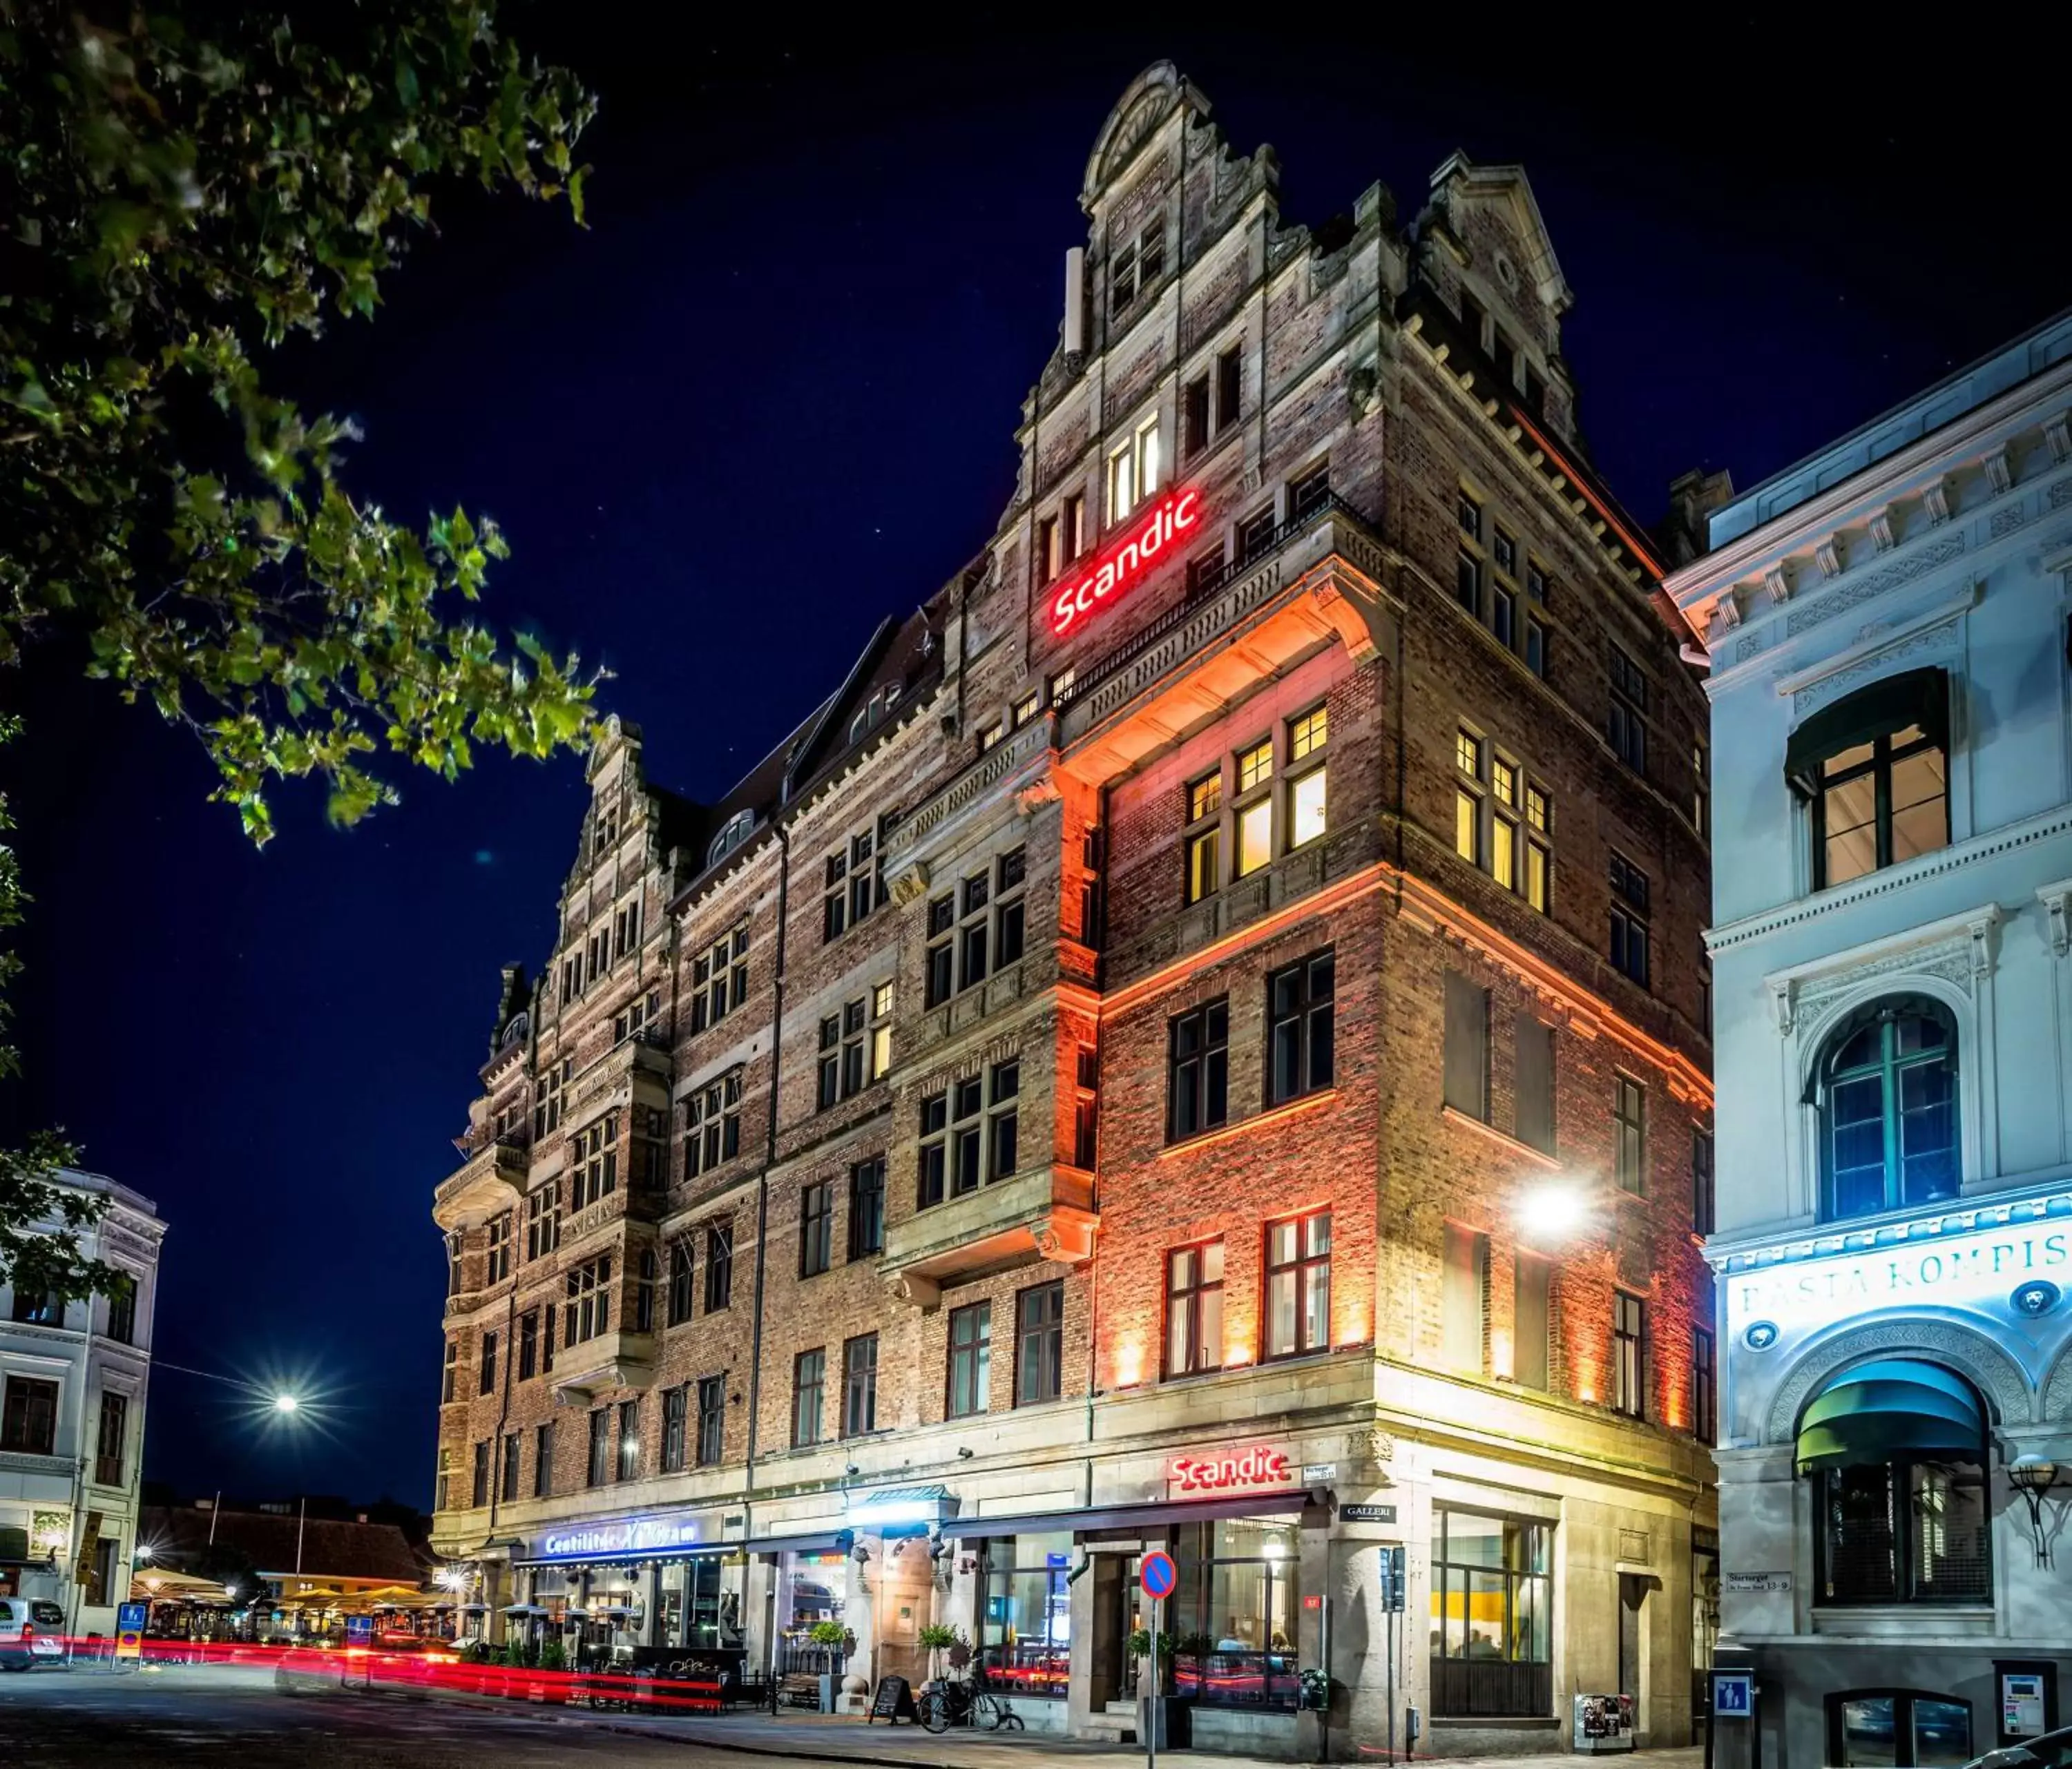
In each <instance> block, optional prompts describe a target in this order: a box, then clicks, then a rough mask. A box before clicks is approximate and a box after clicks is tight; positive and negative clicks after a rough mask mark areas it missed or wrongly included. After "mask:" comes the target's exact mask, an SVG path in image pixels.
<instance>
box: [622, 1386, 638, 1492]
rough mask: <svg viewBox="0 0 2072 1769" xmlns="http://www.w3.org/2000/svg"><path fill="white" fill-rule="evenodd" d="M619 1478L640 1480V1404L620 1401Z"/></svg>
mask: <svg viewBox="0 0 2072 1769" xmlns="http://www.w3.org/2000/svg"><path fill="white" fill-rule="evenodd" d="M639 1478H640V1403H639V1402H638V1401H621V1402H619V1479H620V1480H639Z"/></svg>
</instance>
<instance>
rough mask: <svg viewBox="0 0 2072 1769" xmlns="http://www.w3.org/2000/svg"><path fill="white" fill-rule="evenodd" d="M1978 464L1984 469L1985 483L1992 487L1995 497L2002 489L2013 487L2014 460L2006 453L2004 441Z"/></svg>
mask: <svg viewBox="0 0 2072 1769" xmlns="http://www.w3.org/2000/svg"><path fill="white" fill-rule="evenodd" d="M1979 464H1980V465H1981V466H1984V468H1985V470H1986V483H1987V484H1988V485H1989V486H1992V491H1993V495H1994V496H1995V497H1996V498H1997V497H1998V496H1999V495H2000V494H2001V493H2002V492H2003V491H2006V490H2011V489H2012V487H2013V485H2014V462H2013V460H2012V458H2011V457H2010V456H2009V455H2008V449H2007V445H2006V444H2005V443H2004V442H2003V443H2002V444H2001V445H2000V446H1999V447H1998V448H1996V449H1994V450H1993V451H1992V453H1991V454H1988V455H1987V457H1986V458H1985V459H1984V461H1983V462H1980V463H1979Z"/></svg>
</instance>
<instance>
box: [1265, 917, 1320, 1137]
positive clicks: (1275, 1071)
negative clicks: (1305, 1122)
mask: <svg viewBox="0 0 2072 1769" xmlns="http://www.w3.org/2000/svg"><path fill="white" fill-rule="evenodd" d="M1334 990H1335V981H1334V968H1333V960H1332V955H1331V954H1330V952H1329V951H1324V952H1318V953H1313V954H1311V955H1310V956H1309V957H1308V958H1304V959H1302V960H1301V961H1300V962H1297V963H1295V964H1291V965H1289V967H1287V968H1286V969H1285V970H1281V971H1275V972H1274V973H1273V975H1272V976H1271V977H1269V978H1268V979H1267V983H1266V1011H1267V1020H1268V1028H1267V1048H1268V1061H1267V1093H1266V1103H1267V1104H1268V1105H1269V1106H1277V1105H1280V1104H1281V1102H1283V1101H1285V1100H1290V1099H1297V1098H1301V1096H1302V1095H1303V1094H1310V1093H1314V1092H1316V1091H1318V1090H1319V1089H1321V1088H1325V1087H1329V1086H1330V1085H1331V1084H1332V1082H1333V1081H1334V1078H1335V1063H1336V1057H1337V1052H1336V1042H1335V1036H1334V1028H1333V1023H1332V1017H1331V1016H1332V1008H1333V995H1334Z"/></svg>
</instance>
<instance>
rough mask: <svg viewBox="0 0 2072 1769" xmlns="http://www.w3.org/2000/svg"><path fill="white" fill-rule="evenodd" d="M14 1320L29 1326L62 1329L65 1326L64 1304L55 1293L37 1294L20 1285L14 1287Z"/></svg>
mask: <svg viewBox="0 0 2072 1769" xmlns="http://www.w3.org/2000/svg"><path fill="white" fill-rule="evenodd" d="M14 1319H15V1320H18V1321H20V1322H22V1323H23V1324H24V1325H27V1326H34V1327H62V1326H64V1303H63V1302H61V1301H60V1299H58V1297H57V1295H56V1293H55V1292H40V1293H39V1292H37V1291H30V1290H26V1289H24V1288H23V1287H22V1286H20V1285H19V1284H17V1285H16V1286H15V1287H14Z"/></svg>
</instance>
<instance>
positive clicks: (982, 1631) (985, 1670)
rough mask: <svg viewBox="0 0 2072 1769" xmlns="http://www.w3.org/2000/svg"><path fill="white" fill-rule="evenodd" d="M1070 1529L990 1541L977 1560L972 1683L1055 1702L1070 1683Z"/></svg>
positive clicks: (1001, 1691) (1006, 1692) (997, 1537)
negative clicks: (975, 1669) (979, 1588)
mask: <svg viewBox="0 0 2072 1769" xmlns="http://www.w3.org/2000/svg"><path fill="white" fill-rule="evenodd" d="M1071 1558H1072V1533H1071V1531H1070V1530H1069V1529H1059V1530H1054V1531H1046V1532H1045V1533H1042V1534H1031V1535H1023V1536H1005V1537H1002V1536H995V1537H991V1538H990V1539H989V1540H988V1541H987V1542H986V1544H985V1549H984V1552H983V1554H981V1556H980V1566H981V1572H980V1581H981V1585H982V1588H983V1592H984V1600H983V1603H982V1604H981V1607H980V1615H979V1638H978V1681H979V1683H980V1685H981V1686H982V1687H983V1688H985V1689H995V1690H997V1691H998V1692H999V1693H1001V1694H1003V1695H1017V1696H1057V1697H1060V1698H1062V1697H1063V1696H1064V1695H1065V1693H1066V1686H1067V1683H1068V1682H1069V1681H1070V1680H1071V1644H1072V1621H1071V1616H1072V1600H1071V1590H1070V1589H1069V1587H1068V1586H1067V1583H1066V1577H1067V1574H1068V1573H1069V1572H1070V1571H1071Z"/></svg>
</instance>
